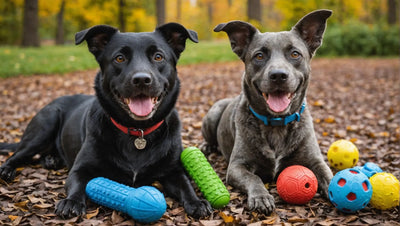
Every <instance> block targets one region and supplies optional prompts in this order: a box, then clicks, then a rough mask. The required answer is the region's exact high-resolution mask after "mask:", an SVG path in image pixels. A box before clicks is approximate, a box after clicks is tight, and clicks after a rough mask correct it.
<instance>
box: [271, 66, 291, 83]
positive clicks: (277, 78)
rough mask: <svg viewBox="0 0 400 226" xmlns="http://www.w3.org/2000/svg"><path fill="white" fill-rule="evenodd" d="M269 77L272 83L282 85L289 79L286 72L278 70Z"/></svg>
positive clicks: (273, 71)
mask: <svg viewBox="0 0 400 226" xmlns="http://www.w3.org/2000/svg"><path fill="white" fill-rule="evenodd" d="M268 77H269V79H270V80H271V81H272V82H276V83H282V82H285V81H286V80H287V79H288V77H289V75H288V73H287V71H285V70H281V69H276V70H271V71H270V72H269V73H268Z"/></svg>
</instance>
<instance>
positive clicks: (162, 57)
mask: <svg viewBox="0 0 400 226" xmlns="http://www.w3.org/2000/svg"><path fill="white" fill-rule="evenodd" d="M153 59H154V60H155V61H157V62H160V61H162V60H164V56H163V55H162V54H160V53H156V54H154V57H153Z"/></svg>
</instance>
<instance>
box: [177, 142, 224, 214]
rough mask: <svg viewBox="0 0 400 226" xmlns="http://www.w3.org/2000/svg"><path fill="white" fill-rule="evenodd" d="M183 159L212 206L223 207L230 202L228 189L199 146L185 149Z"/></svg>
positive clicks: (187, 169) (186, 167)
mask: <svg viewBox="0 0 400 226" xmlns="http://www.w3.org/2000/svg"><path fill="white" fill-rule="evenodd" d="M181 161H182V163H183V166H184V167H185V169H186V171H187V172H188V173H189V175H190V177H191V178H192V179H193V180H194V182H195V183H196V184H197V186H198V187H199V189H200V191H201V192H202V193H203V195H204V197H205V198H206V199H207V200H208V201H209V202H210V204H211V206H212V207H214V208H222V207H224V206H226V205H227V204H228V203H229V199H230V195H229V192H228V190H227V189H226V187H225V185H224V183H222V181H221V179H220V178H219V177H218V175H217V174H216V173H215V171H214V169H213V168H212V167H211V165H210V163H209V162H208V161H207V159H206V157H205V156H204V154H203V153H202V152H201V151H200V150H199V149H198V148H196V147H188V148H186V149H185V150H183V152H182V154H181Z"/></svg>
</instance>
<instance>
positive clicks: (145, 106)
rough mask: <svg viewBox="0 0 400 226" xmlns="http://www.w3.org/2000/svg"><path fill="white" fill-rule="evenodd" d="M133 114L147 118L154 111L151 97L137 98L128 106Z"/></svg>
mask: <svg viewBox="0 0 400 226" xmlns="http://www.w3.org/2000/svg"><path fill="white" fill-rule="evenodd" d="M128 106H129V109H130V110H131V112H132V113H133V114H135V115H137V116H147V115H148V114H150V113H151V111H152V110H153V107H154V104H153V102H152V101H151V98H150V97H145V96H143V97H135V98H131V99H130V103H129V104H128Z"/></svg>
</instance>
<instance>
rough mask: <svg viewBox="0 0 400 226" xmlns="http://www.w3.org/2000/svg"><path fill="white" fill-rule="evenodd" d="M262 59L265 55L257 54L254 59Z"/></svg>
mask: <svg viewBox="0 0 400 226" xmlns="http://www.w3.org/2000/svg"><path fill="white" fill-rule="evenodd" d="M264 58H265V55H264V54H263V53H257V54H256V59H257V60H264Z"/></svg>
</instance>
